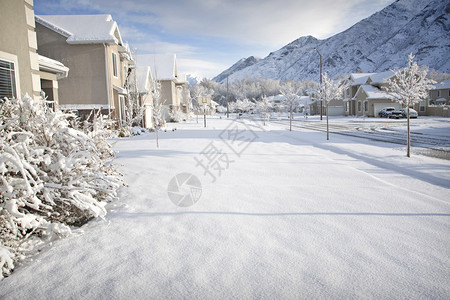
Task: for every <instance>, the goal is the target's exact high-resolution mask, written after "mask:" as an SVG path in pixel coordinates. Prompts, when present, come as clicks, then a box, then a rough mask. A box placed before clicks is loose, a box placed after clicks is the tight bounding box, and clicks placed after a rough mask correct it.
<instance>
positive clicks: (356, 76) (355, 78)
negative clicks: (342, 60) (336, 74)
mask: <svg viewBox="0 0 450 300" xmlns="http://www.w3.org/2000/svg"><path fill="white" fill-rule="evenodd" d="M374 74H375V73H352V74H350V80H351V83H350V84H351V85H352V86H355V85H361V84H366V83H367V79H369V76H371V75H374Z"/></svg>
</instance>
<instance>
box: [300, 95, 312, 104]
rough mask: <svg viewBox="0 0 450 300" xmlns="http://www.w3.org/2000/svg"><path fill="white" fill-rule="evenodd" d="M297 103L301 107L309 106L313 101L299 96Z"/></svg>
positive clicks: (308, 97)
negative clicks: (298, 102) (301, 105)
mask: <svg viewBox="0 0 450 300" xmlns="http://www.w3.org/2000/svg"><path fill="white" fill-rule="evenodd" d="M299 101H300V103H301V104H303V105H311V104H313V102H314V101H312V99H311V97H310V96H300V97H299Z"/></svg>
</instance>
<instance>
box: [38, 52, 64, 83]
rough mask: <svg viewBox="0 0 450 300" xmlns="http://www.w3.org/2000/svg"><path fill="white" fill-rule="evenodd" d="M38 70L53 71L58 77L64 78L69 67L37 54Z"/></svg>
mask: <svg viewBox="0 0 450 300" xmlns="http://www.w3.org/2000/svg"><path fill="white" fill-rule="evenodd" d="M38 63H39V70H41V71H45V72H50V73H54V74H56V75H57V76H58V78H66V77H67V75H68V74H69V68H68V67H66V66H65V65H63V64H62V63H61V62H59V61H57V60H54V59H51V58H48V57H46V56H43V55H39V54H38Z"/></svg>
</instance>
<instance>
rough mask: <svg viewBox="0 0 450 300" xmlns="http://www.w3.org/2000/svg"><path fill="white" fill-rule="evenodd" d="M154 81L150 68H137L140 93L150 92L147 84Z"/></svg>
mask: <svg viewBox="0 0 450 300" xmlns="http://www.w3.org/2000/svg"><path fill="white" fill-rule="evenodd" d="M151 80H152V73H151V70H150V67H137V68H136V81H137V88H138V92H139V93H148V92H150V91H149V90H148V89H147V84H148V83H149V82H151Z"/></svg>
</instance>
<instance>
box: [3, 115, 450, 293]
mask: <svg viewBox="0 0 450 300" xmlns="http://www.w3.org/2000/svg"><path fill="white" fill-rule="evenodd" d="M207 124H208V125H207V128H203V123H202V120H200V121H199V123H196V122H195V120H194V121H190V122H188V123H181V124H175V125H173V124H172V125H171V127H170V128H169V130H167V132H161V133H160V141H159V143H160V148H159V149H157V148H156V142H155V135H154V133H149V134H143V135H141V136H138V137H133V138H128V139H117V140H115V141H114V142H115V146H114V147H115V149H116V150H117V151H119V153H118V155H117V159H116V160H115V163H116V164H119V165H120V167H119V170H120V171H121V172H122V173H123V175H124V181H125V182H126V183H127V184H128V185H129V187H128V188H123V189H122V191H121V197H120V200H119V201H117V202H114V203H110V204H109V206H108V210H109V213H108V215H107V216H106V219H105V220H94V221H92V222H90V223H88V224H87V225H85V226H84V227H82V228H81V229H78V230H75V231H74V232H75V233H76V234H74V235H72V236H70V237H68V238H65V239H62V240H59V241H57V242H55V243H54V244H53V246H52V247H50V248H48V249H46V250H45V251H44V252H43V253H41V254H40V255H38V256H36V257H35V258H34V261H32V262H29V263H27V264H26V265H24V266H20V267H18V268H17V269H16V270H15V271H14V273H13V275H12V276H10V277H8V278H6V279H4V280H2V281H0V298H2V299H28V298H36V299H43V298H52V299H61V298H64V299H66V298H74V299H78V298H83V299H95V298H102V299H103V298H104V299H130V298H133V299H136V298H137V299H150V298H151V299H179V298H189V299H222V298H225V299H227V298H239V299H242V298H244V299H248V298H250V299H255V298H258V299H298V298H332V299H338V298H378V299H382V298H433V299H449V298H450V287H449V285H448V283H449V278H450V247H449V245H450V200H449V198H450V197H449V188H450V161H448V160H441V159H437V158H432V157H425V156H420V155H414V154H413V156H412V157H411V158H407V157H405V153H406V152H405V147H404V146H402V145H396V144H388V143H379V142H376V141H370V140H363V139H358V138H355V137H350V136H342V135H336V134H331V139H330V141H326V135H325V133H323V132H317V131H311V130H308V129H305V128H294V129H295V130H294V131H292V132H290V131H288V130H287V129H288V125H282V124H278V123H277V124H274V123H269V125H268V126H266V127H263V126H261V124H260V123H256V122H253V121H250V120H247V119H244V120H239V121H236V120H235V119H229V120H227V119H217V118H209V119H208V120H207ZM175 128H176V130H173V131H172V130H171V129H175ZM181 173H187V174H190V175H191V176H194V177H196V178H198V179H199V181H200V183H201V189H199V190H196V193H195V194H193V195H192V198H193V200H195V201H197V202H196V203H195V204H194V205H192V206H188V207H181V206H177V205H175V204H174V203H173V202H172V201H171V199H172V200H173V199H174V195H175V196H177V195H179V196H183V195H187V194H188V193H189V192H191V191H192V190H189V189H186V188H187V187H188V186H187V184H184V183H183V182H178V184H179V185H180V190H179V191H178V193H177V191H174V190H173V186H170V185H169V182H171V180H173V178H174V176H176V175H177V174H181ZM168 189H169V190H171V191H172V193H170V194H168ZM169 196H171V198H169ZM175 198H176V197H175ZM181 200H182V199H181ZM181 200H180V201H181Z"/></svg>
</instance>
